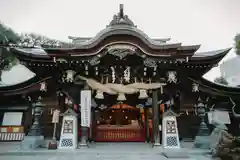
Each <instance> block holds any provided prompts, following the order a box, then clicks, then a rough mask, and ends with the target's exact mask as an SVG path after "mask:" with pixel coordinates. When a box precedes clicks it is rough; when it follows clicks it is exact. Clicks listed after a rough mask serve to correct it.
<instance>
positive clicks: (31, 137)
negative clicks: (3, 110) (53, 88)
mask: <svg viewBox="0 0 240 160" xmlns="http://www.w3.org/2000/svg"><path fill="white" fill-rule="evenodd" d="M32 107H33V124H32V126H31V128H30V131H29V132H28V134H27V136H25V137H24V140H23V141H22V143H21V149H24V150H29V149H36V148H39V147H41V146H42V145H44V144H43V142H44V137H43V135H42V131H41V126H40V122H39V121H40V117H41V115H42V112H43V107H44V105H43V104H42V103H41V102H40V101H38V102H36V103H33V104H32Z"/></svg>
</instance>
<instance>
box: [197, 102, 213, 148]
mask: <svg viewBox="0 0 240 160" xmlns="http://www.w3.org/2000/svg"><path fill="white" fill-rule="evenodd" d="M196 110H197V114H198V116H199V118H200V126H199V130H198V134H197V136H196V137H195V141H194V146H195V147H196V148H202V149H207V148H209V146H210V144H209V130H208V127H207V125H206V123H205V115H206V108H205V105H204V104H203V103H202V102H199V103H198V105H197V108H196Z"/></svg>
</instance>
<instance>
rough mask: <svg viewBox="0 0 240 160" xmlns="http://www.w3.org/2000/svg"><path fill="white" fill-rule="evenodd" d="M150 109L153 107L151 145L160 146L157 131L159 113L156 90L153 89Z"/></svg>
mask: <svg viewBox="0 0 240 160" xmlns="http://www.w3.org/2000/svg"><path fill="white" fill-rule="evenodd" d="M152 109H153V146H160V133H159V114H160V108H159V106H158V90H157V89H155V90H153V93H152Z"/></svg>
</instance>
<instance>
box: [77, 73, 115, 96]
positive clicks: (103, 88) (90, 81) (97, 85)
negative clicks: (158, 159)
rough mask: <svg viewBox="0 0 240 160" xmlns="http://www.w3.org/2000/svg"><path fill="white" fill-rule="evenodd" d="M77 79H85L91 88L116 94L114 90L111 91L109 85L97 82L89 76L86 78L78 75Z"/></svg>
mask: <svg viewBox="0 0 240 160" xmlns="http://www.w3.org/2000/svg"><path fill="white" fill-rule="evenodd" d="M78 78H79V79H82V80H85V81H86V83H87V84H88V86H89V87H91V88H92V89H93V90H100V91H102V92H105V93H108V94H110V95H115V94H117V93H116V92H115V91H113V90H112V89H110V88H109V87H107V86H105V85H103V84H101V83H99V82H97V81H96V80H94V79H91V78H86V77H83V76H80V75H78Z"/></svg>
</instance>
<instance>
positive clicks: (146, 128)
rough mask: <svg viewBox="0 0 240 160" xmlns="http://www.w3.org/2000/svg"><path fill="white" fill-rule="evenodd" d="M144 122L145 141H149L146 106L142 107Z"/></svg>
mask: <svg viewBox="0 0 240 160" xmlns="http://www.w3.org/2000/svg"><path fill="white" fill-rule="evenodd" d="M144 123H145V125H144V126H145V133H146V142H147V143H149V141H150V136H149V121H148V108H146V107H145V108H144Z"/></svg>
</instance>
